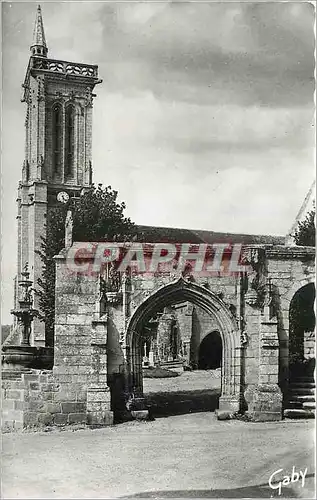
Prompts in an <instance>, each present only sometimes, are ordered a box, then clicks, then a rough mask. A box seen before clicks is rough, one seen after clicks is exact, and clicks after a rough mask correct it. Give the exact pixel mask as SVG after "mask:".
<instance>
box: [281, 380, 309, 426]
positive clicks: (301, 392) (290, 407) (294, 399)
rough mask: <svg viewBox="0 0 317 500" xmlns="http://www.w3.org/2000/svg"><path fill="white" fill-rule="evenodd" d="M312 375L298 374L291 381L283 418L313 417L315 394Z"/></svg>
mask: <svg viewBox="0 0 317 500" xmlns="http://www.w3.org/2000/svg"><path fill="white" fill-rule="evenodd" d="M315 388H316V385H315V380H314V377H313V376H299V377H296V378H294V380H292V381H291V383H290V386H289V393H288V401H287V404H286V408H285V410H284V417H285V418H315V412H316V394H315V390H316V389H315Z"/></svg>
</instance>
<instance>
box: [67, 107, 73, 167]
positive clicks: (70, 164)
mask: <svg viewBox="0 0 317 500" xmlns="http://www.w3.org/2000/svg"><path fill="white" fill-rule="evenodd" d="M74 151H75V108H74V106H67V108H66V117H65V175H68V176H70V175H73V170H74Z"/></svg>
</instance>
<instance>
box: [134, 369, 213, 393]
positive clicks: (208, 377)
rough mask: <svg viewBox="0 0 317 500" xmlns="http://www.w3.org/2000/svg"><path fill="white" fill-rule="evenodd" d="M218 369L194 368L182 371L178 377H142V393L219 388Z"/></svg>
mask: <svg viewBox="0 0 317 500" xmlns="http://www.w3.org/2000/svg"><path fill="white" fill-rule="evenodd" d="M220 386H221V371H220V370H195V371H192V372H189V371H188V372H183V373H181V374H180V375H179V376H178V377H171V378H143V390H144V394H151V393H154V392H183V391H184V392H189V391H202V390H206V389H207V390H210V389H220Z"/></svg>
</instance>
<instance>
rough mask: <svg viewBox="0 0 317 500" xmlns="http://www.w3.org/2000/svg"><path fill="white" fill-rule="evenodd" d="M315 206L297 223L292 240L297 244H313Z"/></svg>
mask: <svg viewBox="0 0 317 500" xmlns="http://www.w3.org/2000/svg"><path fill="white" fill-rule="evenodd" d="M315 213H316V211H315V208H314V209H313V210H311V211H310V212H308V214H307V215H306V218H305V219H304V220H303V221H302V222H299V223H298V227H297V229H296V231H295V233H294V236H293V237H294V240H295V243H296V245H299V246H315V233H316V230H315Z"/></svg>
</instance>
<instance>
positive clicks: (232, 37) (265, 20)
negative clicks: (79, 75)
mask: <svg viewBox="0 0 317 500" xmlns="http://www.w3.org/2000/svg"><path fill="white" fill-rule="evenodd" d="M36 5H37V4H36V3H31V2H19V3H15V2H12V3H4V4H2V8H3V18H2V19H3V21H2V22H3V144H2V148H3V154H2V161H3V163H2V164H3V206H2V209H3V221H2V245H3V253H2V257H3V261H2V264H3V275H2V282H3V284H4V288H3V298H4V300H3V302H4V303H3V308H4V311H3V312H4V316H3V322H5V323H6V322H11V318H10V314H9V309H10V308H11V307H12V304H13V287H12V279H13V277H14V274H15V267H16V257H15V256H16V219H15V216H16V204H15V200H16V193H17V184H18V181H19V179H20V178H21V165H22V162H23V159H24V157H23V155H24V119H25V105H24V104H22V103H21V102H20V97H21V83H22V82H23V79H24V74H25V70H26V67H27V63H28V58H29V55H30V53H29V46H30V44H31V41H32V33H33V24H34V18H35V12H36ZM41 5H42V13H43V19H44V27H45V34H46V40H47V44H48V48H49V54H48V55H49V57H51V58H56V59H64V60H65V59H66V60H71V61H76V62H87V63H93V64H98V65H99V73H100V77H101V78H102V79H103V83H102V84H101V85H98V86H97V87H96V93H97V95H98V97H97V98H96V99H95V104H94V126H93V168H94V181H95V182H102V183H105V184H107V185H108V184H111V185H112V186H113V187H114V188H115V189H117V190H118V191H119V196H120V199H121V200H124V201H125V202H126V204H127V215H128V216H130V217H131V218H132V219H133V220H134V221H135V222H136V223H139V224H150V225H162V226H175V227H187V228H193V229H210V230H217V231H231V232H246V233H256V234H259V233H262V234H266V233H267V234H285V233H286V232H287V231H288V229H289V228H290V226H291V225H292V223H293V220H294V218H295V216H296V213H297V211H298V209H299V207H300V205H301V203H302V201H303V199H304V197H305V195H306V193H307V191H308V189H309V187H310V185H311V183H312V180H313V178H314V162H313V161H314V160H313V158H314V128H313V92H314V31H313V23H314V7H313V5H312V4H310V3H306V2H298V3H280V2H275V3H268V2H260V3H229V2H221V3H216V2H211V3H198V2H192V3H181V2H173V3H171V2H164V3H159V2H146V3H132V2H128V3H108V2H92V1H90V2H73V3H70V2H65V3H61V2H42V3H41Z"/></svg>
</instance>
